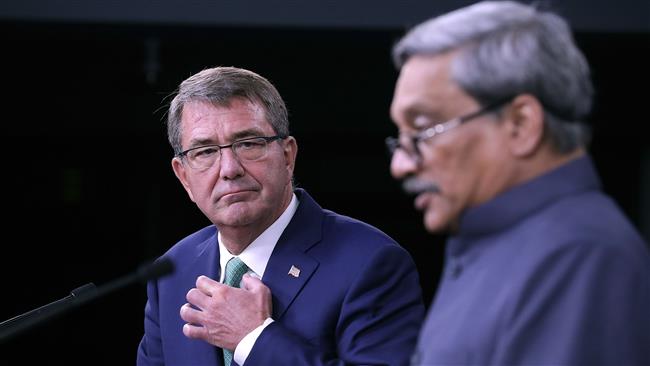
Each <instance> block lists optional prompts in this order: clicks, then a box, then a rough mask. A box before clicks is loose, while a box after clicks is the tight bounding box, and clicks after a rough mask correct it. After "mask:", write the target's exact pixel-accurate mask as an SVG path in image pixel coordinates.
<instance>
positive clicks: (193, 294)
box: [185, 288, 210, 310]
mask: <svg viewBox="0 0 650 366" xmlns="http://www.w3.org/2000/svg"><path fill="white" fill-rule="evenodd" d="M185 298H186V299H187V302H189V303H190V304H192V305H194V306H196V307H198V308H199V309H201V310H204V309H205V308H206V307H207V306H208V302H209V301H210V297H209V296H208V295H206V294H204V293H203V292H201V291H200V290H198V289H196V288H193V289H191V290H189V291H188V292H187V295H186V296H185Z"/></svg>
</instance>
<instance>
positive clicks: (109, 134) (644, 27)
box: [0, 0, 650, 365]
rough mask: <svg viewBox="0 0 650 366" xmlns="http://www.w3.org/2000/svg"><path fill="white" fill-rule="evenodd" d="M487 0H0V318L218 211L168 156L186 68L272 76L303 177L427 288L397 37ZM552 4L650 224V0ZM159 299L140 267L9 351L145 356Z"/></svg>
mask: <svg viewBox="0 0 650 366" xmlns="http://www.w3.org/2000/svg"><path fill="white" fill-rule="evenodd" d="M472 2H473V1H434V0H430V1H423V0H422V1H415V0H407V1H396V0H375V1H369V0H361V1H356V2H347V1H342V0H339V1H335V0H331V1H317V0H308V1H263V0H248V1H224V0H214V1H187V2H182V1H179V0H159V1H144V0H137V1H126V0H112V1H102V0H86V1H74V0H67V1H62V0H48V1H46V0H22V1H4V2H2V3H0V47H1V48H0V81H1V84H0V86H1V87H2V95H1V97H0V108H1V110H2V127H1V128H0V137H1V139H2V143H3V145H4V148H3V150H4V154H3V156H4V157H3V158H2V166H3V169H2V170H3V177H2V179H1V180H0V181H1V182H2V183H1V187H2V192H3V197H2V205H1V206H0V207H1V212H2V217H3V219H2V221H0V225H1V226H0V227H1V228H2V232H3V234H4V238H5V239H4V240H3V244H2V249H1V250H0V261H1V263H0V264H1V265H0V285H1V289H2V296H1V299H2V301H0V321H3V320H6V319H9V318H11V317H14V316H16V315H19V314H21V313H24V312H27V311H28V310H31V309H34V308H37V307H39V306H41V305H44V304H47V303H49V302H52V301H54V300H57V299H59V298H62V297H65V296H67V295H68V294H69V292H70V290H72V289H74V288H76V287H79V286H81V285H83V284H85V283H88V282H94V283H95V284H96V285H98V286H101V285H103V284H106V283H109V282H111V281H112V280H114V279H116V278H118V277H120V276H123V275H126V274H128V273H131V272H133V271H135V269H136V268H137V267H138V266H139V265H140V264H142V263H145V262H148V261H149V260H151V259H153V258H155V257H157V256H159V255H160V254H162V253H164V252H165V251H166V250H167V249H168V248H170V247H171V246H172V245H173V244H174V243H175V242H177V241H178V240H179V239H181V238H183V237H184V236H186V235H187V234H189V233H191V232H193V231H195V230H197V229H199V228H202V227H203V226H205V225H208V224H209V223H208V221H207V219H205V218H204V217H203V215H202V214H201V213H200V212H199V210H198V209H197V208H196V207H195V206H194V205H193V203H191V202H190V201H189V199H188V197H187V195H186V193H185V191H184V190H183V189H182V187H181V185H180V183H178V182H177V180H176V178H175V176H174V174H173V172H172V170H171V165H170V160H171V158H172V150H171V148H170V147H169V145H168V143H167V139H166V135H165V124H164V117H165V111H166V106H167V103H168V102H169V99H168V98H167V96H168V95H169V94H171V93H172V92H173V91H174V89H175V88H176V87H177V85H178V84H179V83H180V82H181V81H182V80H184V79H185V78H187V77H188V76H190V75H192V74H194V73H196V72H198V71H200V70H202V69H204V68H207V67H212V66H217V65H221V66H238V67H243V68H248V69H251V70H253V71H255V72H257V73H259V74H261V75H263V76H265V77H266V78H268V79H269V80H270V81H271V82H273V83H274V84H275V85H276V87H277V88H278V90H279V91H280V94H282V96H283V97H284V99H285V101H286V103H287V106H288V108H289V113H290V121H291V130H292V134H293V135H294V136H295V137H296V138H297V140H298V144H299V155H298V161H297V167H296V183H297V185H298V186H299V187H302V188H305V189H307V190H308V191H309V192H310V193H311V194H312V195H313V196H314V197H315V199H316V200H317V201H318V202H319V203H320V204H321V205H322V206H323V207H325V208H329V209H331V210H334V211H337V212H339V213H341V214H345V215H349V216H353V217H355V218H358V219H361V220H364V221H366V222H369V223H371V224H373V225H375V226H377V227H378V228H380V229H381V230H383V231H385V232H386V233H387V234H389V235H390V236H392V237H393V238H394V239H396V240H397V241H398V242H400V243H401V244H402V245H403V246H404V247H405V248H406V249H407V250H409V252H411V254H412V255H413V257H414V259H415V261H416V264H417V266H418V269H419V271H420V276H421V283H422V287H423V291H424V295H425V299H426V301H427V304H428V303H429V302H430V300H431V299H432V297H433V295H434V294H435V288H436V285H437V281H438V276H439V272H440V269H441V264H442V253H443V250H444V239H445V238H444V237H442V236H435V235H430V234H427V233H426V232H425V231H424V229H423V226H422V221H421V215H420V214H419V213H418V212H416V211H415V210H414V209H413V204H412V198H410V197H407V196H406V195H404V194H403V193H402V192H401V190H400V188H399V184H398V183H397V182H394V181H393V180H392V178H391V177H390V174H389V170H388V167H389V165H388V163H389V160H388V155H387V153H386V152H385V148H384V143H383V141H384V138H385V137H386V136H388V135H395V132H396V131H395V128H394V127H393V125H392V124H391V122H390V120H389V116H388V108H389V105H390V101H391V98H392V94H393V85H394V82H395V80H396V78H397V71H396V70H395V68H394V67H393V65H392V63H391V59H390V49H391V46H392V45H393V44H394V43H395V42H396V41H397V40H398V38H399V37H400V36H401V35H403V34H404V32H405V31H406V30H407V29H408V28H410V27H411V26H413V25H415V24H417V23H418V22H420V21H422V20H424V19H427V18H429V17H431V16H434V15H437V14H440V13H442V12H445V11H448V10H452V9H455V8H457V7H460V6H463V5H467V4H469V3H472ZM546 5H547V6H548V7H550V8H551V9H553V10H554V11H556V12H558V13H560V14H562V15H564V16H565V17H566V18H568V19H569V20H570V22H571V24H572V26H573V28H574V31H575V36H576V39H577V42H578V44H579V46H580V47H581V48H582V49H583V51H584V53H585V54H586V56H587V58H588V60H589V63H590V65H591V67H592V70H593V79H594V83H595V86H596V90H597V95H596V103H595V109H594V111H593V113H592V115H591V117H590V121H591V122H592V123H593V126H594V140H593V143H592V146H591V148H590V151H591V153H592V155H593V156H594V158H595V162H596V166H597V168H598V170H599V172H600V173H601V175H602V178H603V182H604V187H605V191H607V192H608V193H610V194H611V195H612V196H613V197H614V198H615V199H616V201H617V202H618V203H619V205H620V206H621V207H622V209H623V210H624V211H625V213H626V214H627V215H628V216H629V217H630V218H631V219H632V220H633V222H634V223H635V224H636V225H637V227H638V228H639V229H640V230H641V231H642V233H643V234H644V235H645V237H646V238H649V237H650V141H649V140H648V138H647V137H646V135H645V134H644V133H643V132H642V131H645V130H646V129H645V127H646V126H645V125H646V124H648V122H650V121H649V118H648V111H647V107H648V101H647V97H648V91H647V88H648V85H649V84H648V82H649V81H650V80H649V79H650V78H649V76H650V72H649V71H648V65H650V57H649V56H648V54H649V52H648V51H650V49H649V46H650V3H648V2H647V1H644V0H638V1H632V0H627V1H617V2H616V3H613V2H610V1H578V0H571V1H562V2H560V1H556V2H546ZM584 214H585V215H589V213H588V212H585V213H584ZM145 301H146V294H145V288H144V286H142V285H134V286H130V287H127V288H124V289H122V290H119V291H117V292H114V293H111V294H109V295H107V296H105V297H102V298H101V299H98V300H96V301H93V302H92V303H89V304H87V305H84V306H83V307H81V308H78V309H75V310H74V311H72V312H70V313H67V314H66V315H64V316H61V317H59V318H57V319H55V320H52V321H50V322H47V323H45V324H43V325H41V326H38V327H36V328H34V329H32V330H30V331H29V332H27V333H24V334H21V335H19V336H17V337H15V338H13V339H11V340H9V341H7V342H5V343H4V344H0V364H1V365H27V364H30V365H31V364H44V363H48V364H50V363H51V364H55V363H62V364H67V365H77V364H79V365H81V364H83V365H87V364H92V365H128V364H134V362H135V354H136V349H137V345H138V342H139V340H140V337H141V335H142V332H143V309H144V305H145Z"/></svg>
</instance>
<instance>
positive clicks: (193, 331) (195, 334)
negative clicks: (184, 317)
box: [183, 324, 208, 339]
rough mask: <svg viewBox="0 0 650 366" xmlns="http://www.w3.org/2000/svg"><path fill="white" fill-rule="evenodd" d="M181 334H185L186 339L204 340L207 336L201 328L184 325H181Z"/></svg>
mask: <svg viewBox="0 0 650 366" xmlns="http://www.w3.org/2000/svg"><path fill="white" fill-rule="evenodd" d="M183 334H185V336H186V337H188V338H194V339H196V338H200V339H206V338H207V335H208V331H207V330H206V329H205V328H204V327H201V326H196V325H192V324H185V325H183Z"/></svg>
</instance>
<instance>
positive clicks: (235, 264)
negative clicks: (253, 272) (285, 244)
mask: <svg viewBox="0 0 650 366" xmlns="http://www.w3.org/2000/svg"><path fill="white" fill-rule="evenodd" d="M247 271H248V266H246V263H244V262H242V260H241V259H239V258H238V257H232V258H230V260H229V261H228V263H227V264H226V276H225V277H224V279H223V283H224V284H226V285H228V286H230V287H239V283H240V282H241V278H242V276H243V275H244V274H245V273H246V272H247ZM232 355H233V351H230V350H227V349H225V348H224V349H223V364H224V365H225V366H230V361H232Z"/></svg>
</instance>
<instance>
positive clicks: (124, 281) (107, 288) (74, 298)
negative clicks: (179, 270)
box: [0, 258, 174, 343]
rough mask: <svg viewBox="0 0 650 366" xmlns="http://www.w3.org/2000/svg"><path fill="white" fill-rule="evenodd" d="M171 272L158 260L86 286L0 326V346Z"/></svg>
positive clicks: (164, 260) (166, 261)
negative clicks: (110, 294)
mask: <svg viewBox="0 0 650 366" xmlns="http://www.w3.org/2000/svg"><path fill="white" fill-rule="evenodd" d="M173 271H174V265H173V263H172V262H171V260H169V259H167V258H161V259H159V260H157V261H155V262H153V263H150V264H145V265H141V266H140V267H139V268H138V270H137V271H136V272H134V273H131V274H129V275H126V276H123V277H120V278H118V279H116V280H114V281H112V282H109V283H107V284H106V285H103V286H101V287H96V286H95V285H94V284H93V283H87V284H85V285H83V286H81V287H78V288H76V289H74V290H72V291H70V295H68V296H66V297H64V298H62V299H59V300H56V301H54V302H51V303H49V304H47V305H44V306H41V307H39V308H37V309H34V310H31V311H28V312H26V313H24V314H21V315H18V316H16V317H13V318H11V319H9V320H5V321H4V322H2V323H0V343H3V342H5V341H7V340H9V339H11V338H12V337H14V336H16V335H18V334H19V333H22V332H24V331H26V330H28V329H30V328H32V327H34V326H36V325H38V324H41V323H44V322H45V321H47V320H50V319H52V318H54V317H56V316H59V315H61V314H63V313H64V312H66V311H68V310H70V309H73V308H75V307H78V306H80V305H83V304H85V303H87V302H89V301H91V300H94V299H96V298H98V297H101V296H104V295H106V294H108V293H110V292H113V291H115V290H118V289H120V288H122V287H125V286H128V285H130V284H132V283H134V282H140V283H146V282H147V281H149V280H152V279H155V278H159V277H162V276H165V275H167V274H169V273H172V272H173Z"/></svg>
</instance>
